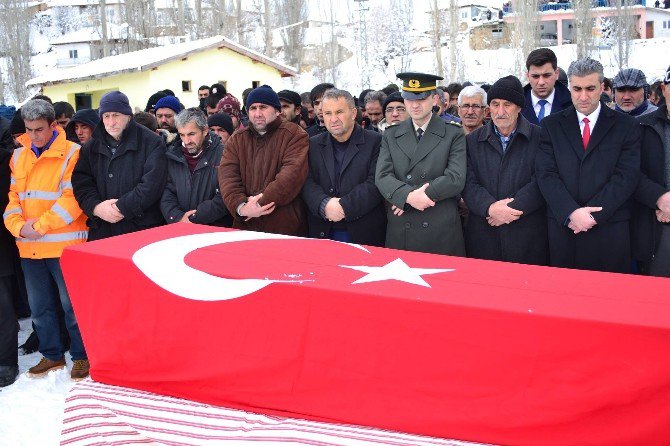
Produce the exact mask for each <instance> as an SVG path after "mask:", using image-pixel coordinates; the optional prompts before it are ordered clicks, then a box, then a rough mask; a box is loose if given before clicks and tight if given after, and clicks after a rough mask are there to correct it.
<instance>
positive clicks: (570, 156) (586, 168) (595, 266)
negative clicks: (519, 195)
mask: <svg viewBox="0 0 670 446" xmlns="http://www.w3.org/2000/svg"><path fill="white" fill-rule="evenodd" d="M541 125H542V136H541V138H540V151H539V153H538V155H537V158H536V176H537V184H538V185H539V187H540V191H541V192H542V195H543V196H544V198H545V200H546V202H547V216H548V222H547V224H548V233H549V253H550V264H551V265H552V266H560V267H567V268H580V269H590V270H598V271H612V272H628V271H630V260H631V248H630V230H629V227H630V224H629V223H630V218H631V207H632V201H633V200H632V195H633V192H634V191H635V188H636V187H637V184H638V181H639V178H640V125H639V124H638V122H637V121H636V120H635V119H634V118H633V117H631V116H629V115H626V114H624V113H620V112H617V111H614V110H611V109H610V108H608V107H607V106H605V105H604V104H601V110H600V116H599V117H598V120H597V122H596V124H595V126H593V128H592V132H591V138H590V140H589V145H588V147H587V148H586V150H584V146H583V143H582V134H581V130H580V128H579V122H578V120H577V112H576V110H575V108H574V107H570V108H568V109H566V110H564V111H562V112H560V113H556V114H553V115H551V116H548V117H546V118H545V119H543V120H542V123H541ZM584 206H602V208H603V210H602V211H600V212H596V213H594V214H593V216H594V218H595V220H596V222H597V225H596V226H594V227H593V228H592V229H590V230H589V231H587V232H581V233H579V234H574V233H573V231H572V230H571V229H570V228H568V226H567V225H568V217H569V216H570V214H572V212H573V211H575V210H576V209H578V208H581V207H584Z"/></svg>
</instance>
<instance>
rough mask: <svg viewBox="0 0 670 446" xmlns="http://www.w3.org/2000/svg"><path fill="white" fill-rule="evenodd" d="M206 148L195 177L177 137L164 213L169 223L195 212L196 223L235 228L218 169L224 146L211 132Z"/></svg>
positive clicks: (169, 157) (170, 157)
mask: <svg viewBox="0 0 670 446" xmlns="http://www.w3.org/2000/svg"><path fill="white" fill-rule="evenodd" d="M206 138H207V139H206V140H205V143H204V144H205V148H204V149H203V153H202V156H201V157H200V158H199V159H198V163H197V164H196V166H195V170H194V171H193V174H191V171H190V170H189V168H188V164H187V163H186V159H185V158H184V154H183V153H182V150H181V139H179V138H177V139H176V140H175V141H174V142H173V143H172V144H171V145H170V147H169V148H168V150H167V153H166V154H167V164H168V181H167V185H166V186H165V190H164V191H163V197H162V198H161V212H163V217H165V221H167V222H168V223H175V222H178V221H179V220H181V219H182V217H183V216H184V214H185V213H186V212H187V211H190V210H193V209H195V211H196V212H195V214H193V215H192V216H191V218H190V221H192V222H193V223H199V224H202V225H212V226H225V227H231V226H232V224H233V219H232V217H231V216H230V214H229V213H228V209H226V205H225V204H223V199H222V198H221V192H220V191H219V178H218V175H217V174H218V172H217V168H218V167H219V163H220V162H221V155H222V154H223V143H222V142H221V138H219V137H218V136H217V135H216V134H215V133H213V132H209V135H208V136H207V137H206Z"/></svg>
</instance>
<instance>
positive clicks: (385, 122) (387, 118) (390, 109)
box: [378, 92, 409, 132]
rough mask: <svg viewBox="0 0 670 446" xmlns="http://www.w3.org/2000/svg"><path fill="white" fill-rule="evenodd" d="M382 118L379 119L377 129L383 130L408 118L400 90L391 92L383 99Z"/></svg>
mask: <svg viewBox="0 0 670 446" xmlns="http://www.w3.org/2000/svg"><path fill="white" fill-rule="evenodd" d="M383 109H384V119H382V120H381V121H379V124H378V127H379V130H380V131H382V132H384V130H386V129H387V128H388V127H391V126H393V125H398V124H400V123H401V122H403V121H404V120H405V119H407V118H409V114H408V113H407V108H406V107H405V102H404V100H403V98H402V96H401V95H400V92H395V93H391V94H390V95H388V97H387V98H386V100H385V101H384V106H383Z"/></svg>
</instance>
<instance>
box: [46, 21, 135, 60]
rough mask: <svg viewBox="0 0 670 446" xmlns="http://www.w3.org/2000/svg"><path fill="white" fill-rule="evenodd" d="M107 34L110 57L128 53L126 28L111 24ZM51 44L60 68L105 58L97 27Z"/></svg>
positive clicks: (73, 33)
mask: <svg viewBox="0 0 670 446" xmlns="http://www.w3.org/2000/svg"><path fill="white" fill-rule="evenodd" d="M107 33H108V35H107V46H108V48H109V54H110V55H112V56H114V55H117V54H121V53H125V52H127V51H128V41H127V39H128V33H127V28H126V27H121V26H118V25H114V24H112V23H110V24H108V25H107ZM49 43H50V45H51V46H52V47H53V49H54V50H55V51H56V54H57V64H58V66H59V67H67V66H73V65H79V64H82V63H86V62H90V61H92V60H95V59H100V58H101V57H103V49H102V36H101V33H100V29H99V28H97V27H92V26H87V27H85V28H82V29H80V30H77V31H73V32H71V33H67V34H65V35H63V36H60V37H58V38H56V39H54V40H51V41H50V42H49Z"/></svg>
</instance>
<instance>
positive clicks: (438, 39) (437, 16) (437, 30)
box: [430, 0, 444, 77]
mask: <svg viewBox="0 0 670 446" xmlns="http://www.w3.org/2000/svg"><path fill="white" fill-rule="evenodd" d="M442 16H443V14H442V12H441V11H440V8H439V7H438V4H437V0H432V2H431V3H430V25H431V30H432V33H431V36H432V38H433V48H435V65H436V69H437V75H438V76H442V77H444V67H443V62H442V29H441V26H440V25H441V24H442V22H443V20H442V18H443V17H442Z"/></svg>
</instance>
